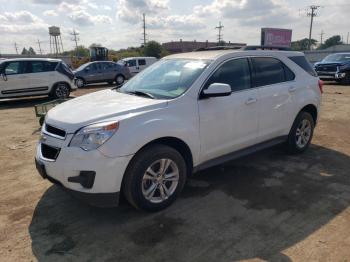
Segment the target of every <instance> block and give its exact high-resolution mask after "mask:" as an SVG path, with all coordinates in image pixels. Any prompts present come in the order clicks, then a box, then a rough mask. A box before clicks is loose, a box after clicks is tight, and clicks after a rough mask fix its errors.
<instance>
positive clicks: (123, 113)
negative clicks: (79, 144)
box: [45, 89, 167, 133]
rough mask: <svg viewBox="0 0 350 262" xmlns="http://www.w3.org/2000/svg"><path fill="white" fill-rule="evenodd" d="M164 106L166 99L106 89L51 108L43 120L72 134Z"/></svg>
mask: <svg viewBox="0 0 350 262" xmlns="http://www.w3.org/2000/svg"><path fill="white" fill-rule="evenodd" d="M166 106H167V100H158V99H149V98H145V97H140V96H134V95H129V94H123V93H120V92H117V91H116V90H112V89H108V90H103V91H99V92H95V93H91V94H88V95H84V96H81V97H78V98H74V99H72V100H69V101H67V102H64V103H62V104H60V105H57V106H56V107H54V108H52V109H51V110H50V111H49V112H48V113H47V116H46V120H45V121H46V123H47V124H50V125H53V126H56V127H58V128H62V129H64V130H66V132H67V133H74V132H75V131H76V130H78V129H79V128H81V127H83V126H87V125H89V124H92V123H96V122H103V121H105V120H111V118H112V119H118V120H120V119H122V118H125V117H128V116H131V115H132V114H139V113H142V112H146V111H153V110H157V109H161V108H164V107H166Z"/></svg>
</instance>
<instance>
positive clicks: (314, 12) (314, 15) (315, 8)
mask: <svg viewBox="0 0 350 262" xmlns="http://www.w3.org/2000/svg"><path fill="white" fill-rule="evenodd" d="M320 7H321V6H319V5H311V6H309V8H310V10H311V12H308V13H307V16H310V17H311V21H310V33H309V50H311V46H312V43H311V35H312V25H313V22H314V17H316V16H317V13H316V11H317V9H319V8H320Z"/></svg>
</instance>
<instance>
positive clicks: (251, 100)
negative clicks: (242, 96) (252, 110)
mask: <svg viewBox="0 0 350 262" xmlns="http://www.w3.org/2000/svg"><path fill="white" fill-rule="evenodd" d="M257 101H258V99H256V98H252V97H250V98H248V100H247V101H245V104H246V105H250V104H253V103H255V102H257Z"/></svg>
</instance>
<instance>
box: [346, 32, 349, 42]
mask: <svg viewBox="0 0 350 262" xmlns="http://www.w3.org/2000/svg"><path fill="white" fill-rule="evenodd" d="M346 44H347V45H348V44H349V32H348V36H347V37H346Z"/></svg>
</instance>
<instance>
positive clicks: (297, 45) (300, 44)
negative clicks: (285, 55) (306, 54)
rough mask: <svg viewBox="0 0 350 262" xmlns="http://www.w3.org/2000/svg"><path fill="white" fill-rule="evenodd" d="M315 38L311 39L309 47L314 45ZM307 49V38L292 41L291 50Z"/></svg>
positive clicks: (315, 42)
mask: <svg viewBox="0 0 350 262" xmlns="http://www.w3.org/2000/svg"><path fill="white" fill-rule="evenodd" d="M316 44H317V40H315V39H311V47H315V46H316ZM308 49H309V39H308V38H304V39H301V40H298V41H294V42H292V50H294V51H304V50H308Z"/></svg>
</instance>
